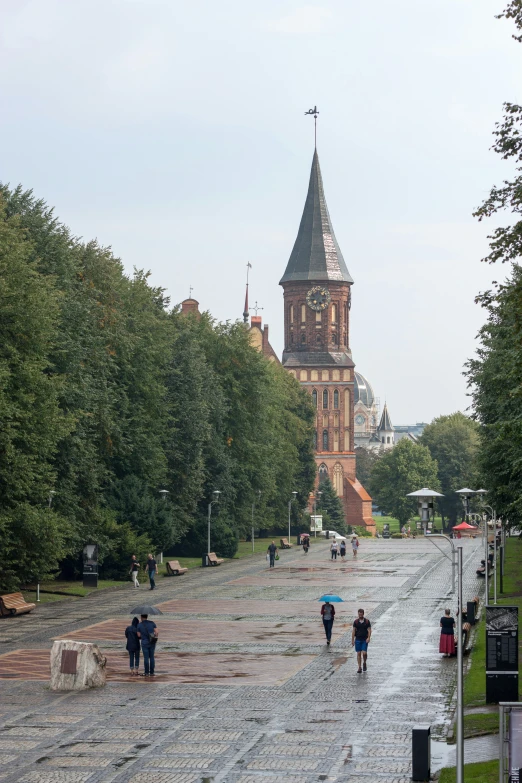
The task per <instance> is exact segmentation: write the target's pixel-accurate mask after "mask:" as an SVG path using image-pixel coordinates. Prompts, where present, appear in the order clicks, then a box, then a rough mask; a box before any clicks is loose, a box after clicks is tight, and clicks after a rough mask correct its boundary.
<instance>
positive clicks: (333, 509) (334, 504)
mask: <svg viewBox="0 0 522 783" xmlns="http://www.w3.org/2000/svg"><path fill="white" fill-rule="evenodd" d="M320 491H321V494H320V495H319V497H318V499H317V513H318V514H322V515H323V530H327V529H328V528H329V527H330V528H331V529H332V530H335V531H336V532H337V533H341V535H343V534H344V535H346V532H347V530H346V522H345V519H344V508H343V503H342V500H341V498H340V497H339V495H338V494H337V492H336V491H335V489H334V487H333V484H332V482H331V481H330V479H329V478H325V479H324V481H321V486H320ZM327 525H328V527H327Z"/></svg>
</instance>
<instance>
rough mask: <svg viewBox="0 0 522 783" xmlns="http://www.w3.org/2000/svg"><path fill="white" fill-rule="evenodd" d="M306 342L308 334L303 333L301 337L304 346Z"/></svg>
mask: <svg viewBox="0 0 522 783" xmlns="http://www.w3.org/2000/svg"><path fill="white" fill-rule="evenodd" d="M305 342H306V334H305V333H304V332H303V333H302V335H301V343H302V344H303V345H304V344H305Z"/></svg>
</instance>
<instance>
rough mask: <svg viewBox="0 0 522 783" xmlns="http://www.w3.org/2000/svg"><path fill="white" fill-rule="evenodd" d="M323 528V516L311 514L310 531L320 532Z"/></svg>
mask: <svg viewBox="0 0 522 783" xmlns="http://www.w3.org/2000/svg"><path fill="white" fill-rule="evenodd" d="M322 529H323V517H322V516H319V515H316V516H314V515H313V514H312V515H311V516H310V531H311V532H312V533H320V532H321V530H322Z"/></svg>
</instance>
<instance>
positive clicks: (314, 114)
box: [305, 106, 319, 149]
mask: <svg viewBox="0 0 522 783" xmlns="http://www.w3.org/2000/svg"><path fill="white" fill-rule="evenodd" d="M307 114H311V115H312V117H313V118H314V140H315V149H317V115H318V114H319V112H318V111H317V106H314V108H313V109H308V111H305V116H306V115H307Z"/></svg>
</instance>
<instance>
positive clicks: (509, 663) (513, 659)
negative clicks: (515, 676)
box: [486, 606, 518, 673]
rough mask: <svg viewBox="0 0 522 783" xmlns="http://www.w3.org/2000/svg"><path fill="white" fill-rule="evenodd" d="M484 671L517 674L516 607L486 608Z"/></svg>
mask: <svg viewBox="0 0 522 783" xmlns="http://www.w3.org/2000/svg"><path fill="white" fill-rule="evenodd" d="M486 671H487V672H489V673H495V672H518V607H517V606H487V607H486Z"/></svg>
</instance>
